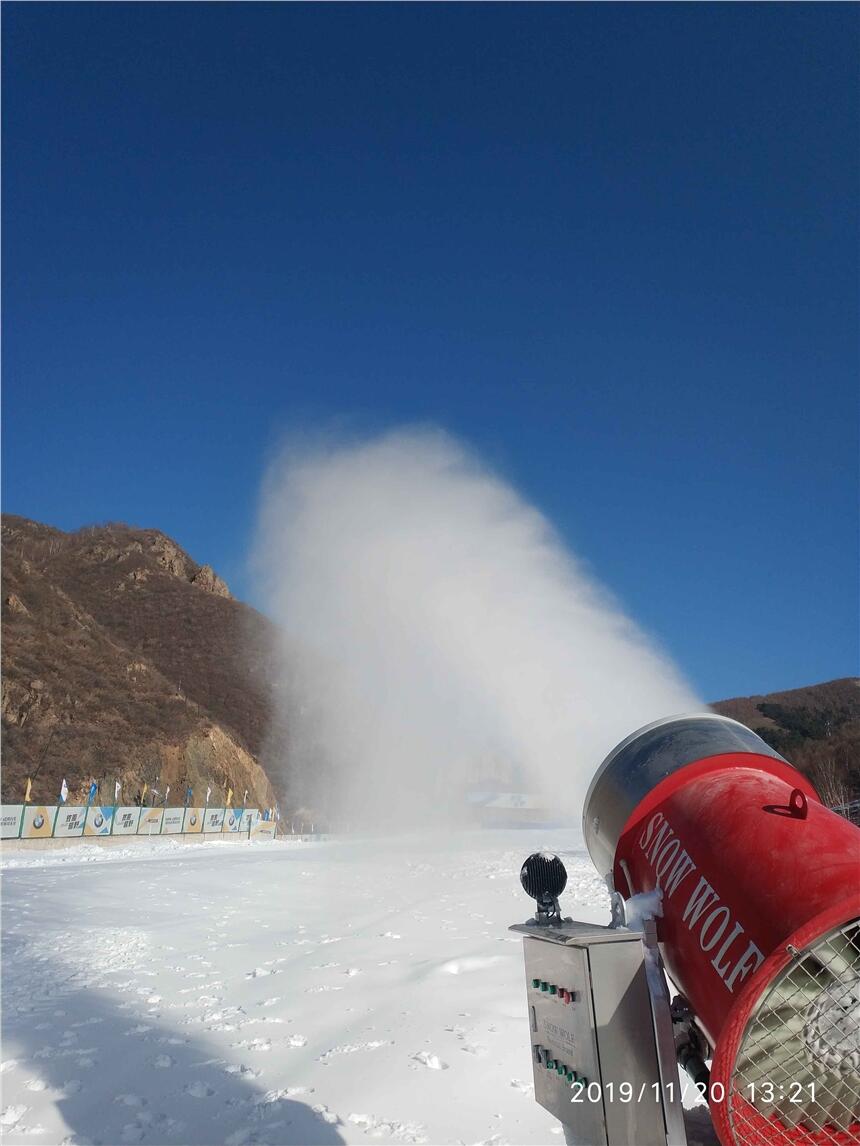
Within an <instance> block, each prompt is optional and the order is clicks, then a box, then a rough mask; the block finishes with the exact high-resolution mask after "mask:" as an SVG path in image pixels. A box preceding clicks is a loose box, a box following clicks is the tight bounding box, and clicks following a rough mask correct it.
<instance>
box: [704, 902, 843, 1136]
mask: <svg viewBox="0 0 860 1146" xmlns="http://www.w3.org/2000/svg"><path fill="white" fill-rule="evenodd" d="M725 1097H726V1103H727V1113H728V1117H729V1124H730V1126H731V1129H732V1134H733V1137H734V1140H735V1142H736V1143H738V1146H765V1144H767V1146H773V1144H775V1143H776V1144H783V1143H786V1144H787V1143H792V1146H796V1144H797V1143H798V1142H803V1143H808V1144H810V1146H811V1144H813V1143H814V1144H816V1146H829V1144H833V1146H849V1144H854V1146H856V1144H857V1142H858V1141H860V920H856V919H855V920H852V921H851V922H849V923H846V924H844V925H843V926H841V927H838V928H835V929H834V930H833V931H830V932H828V933H826V934H825V935H824V936H821V937H819V938H818V939H817V940H816V941H815V942H814V943H812V944H810V946H809V947H807V948H806V949H805V950H804V951H802V952H798V953H797V954H796V955H795V956H794V958H793V960H792V962H791V963H790V964H789V966H788V967H787V968H786V969H785V970H784V971H783V972H782V973H781V974H780V975H778V976H777V977H776V979H775V980H774V981H773V983H772V984H771V985H770V987H769V988H768V989H767V990H766V991H765V992H764V993H763V995H762V997H761V999H760V1000H759V1002H758V1004H757V1006H756V1008H755V1010H754V1011H753V1013H752V1015H751V1017H750V1019H749V1022H748V1023H747V1026H746V1029H745V1031H744V1036H743V1039H742V1040H741V1044H740V1050H739V1052H738V1055H737V1060H736V1063H735V1069H734V1071H733V1073H732V1078H731V1083H730V1086H729V1092H728V1094H727V1095H726V1096H725Z"/></svg>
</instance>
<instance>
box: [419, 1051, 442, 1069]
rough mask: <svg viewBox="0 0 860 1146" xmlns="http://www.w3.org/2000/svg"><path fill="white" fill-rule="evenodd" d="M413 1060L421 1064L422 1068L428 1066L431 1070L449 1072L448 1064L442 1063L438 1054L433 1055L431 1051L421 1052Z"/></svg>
mask: <svg viewBox="0 0 860 1146" xmlns="http://www.w3.org/2000/svg"><path fill="white" fill-rule="evenodd" d="M412 1058H413V1059H414V1060H415V1062H420V1063H421V1065H422V1066H426V1067H427V1068H428V1069H429V1070H447V1069H448V1064H447V1062H442V1060H441V1059H440V1058H439V1056H438V1055H436V1054H431V1053H430V1052H429V1051H419V1052H418V1054H414V1055H413V1056H412Z"/></svg>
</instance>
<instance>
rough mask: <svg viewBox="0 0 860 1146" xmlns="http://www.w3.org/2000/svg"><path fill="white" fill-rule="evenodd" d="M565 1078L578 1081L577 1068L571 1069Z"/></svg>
mask: <svg viewBox="0 0 860 1146" xmlns="http://www.w3.org/2000/svg"><path fill="white" fill-rule="evenodd" d="M565 1078H566V1079H567V1081H568V1082H575V1081H576V1071H575V1070H569V1071H568V1072H567V1074H566V1075H565Z"/></svg>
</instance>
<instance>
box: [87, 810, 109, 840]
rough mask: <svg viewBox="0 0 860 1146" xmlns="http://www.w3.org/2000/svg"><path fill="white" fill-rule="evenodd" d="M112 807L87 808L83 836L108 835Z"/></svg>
mask: <svg viewBox="0 0 860 1146" xmlns="http://www.w3.org/2000/svg"><path fill="white" fill-rule="evenodd" d="M113 812H114V810H113V808H87V818H86V821H85V823H84V835H85V836H109V835H110V830H111V827H112V826H113Z"/></svg>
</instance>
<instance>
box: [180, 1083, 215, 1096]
mask: <svg viewBox="0 0 860 1146" xmlns="http://www.w3.org/2000/svg"><path fill="white" fill-rule="evenodd" d="M182 1089H183V1091H184V1092H185V1093H186V1094H189V1095H191V1097H192V1098H212V1096H213V1095H214V1094H215V1091H214V1090H213V1089H212V1087H211V1086H207V1085H206V1083H205V1082H189V1083H186V1084H185V1086H183V1088H182Z"/></svg>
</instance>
